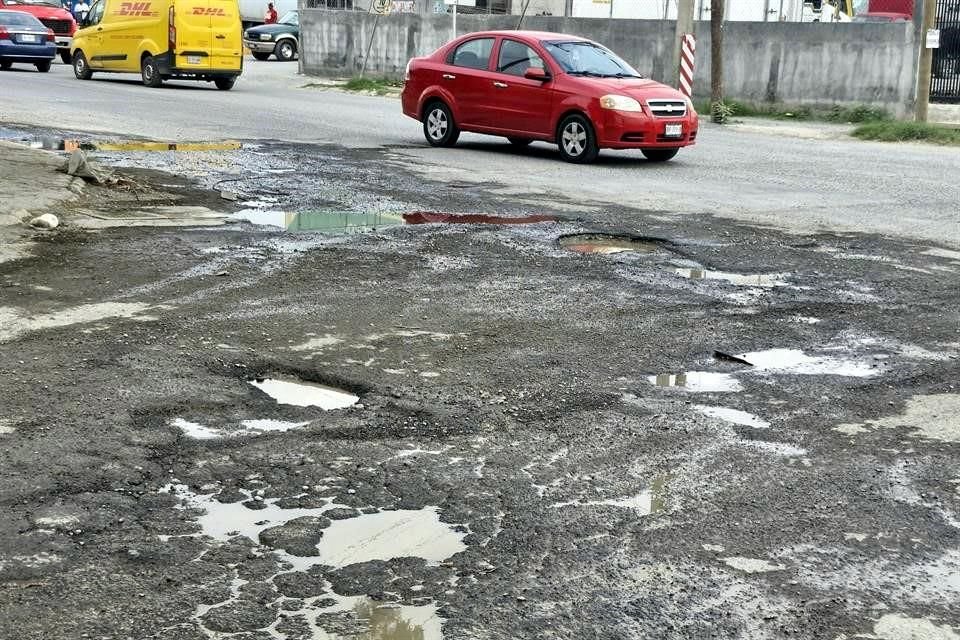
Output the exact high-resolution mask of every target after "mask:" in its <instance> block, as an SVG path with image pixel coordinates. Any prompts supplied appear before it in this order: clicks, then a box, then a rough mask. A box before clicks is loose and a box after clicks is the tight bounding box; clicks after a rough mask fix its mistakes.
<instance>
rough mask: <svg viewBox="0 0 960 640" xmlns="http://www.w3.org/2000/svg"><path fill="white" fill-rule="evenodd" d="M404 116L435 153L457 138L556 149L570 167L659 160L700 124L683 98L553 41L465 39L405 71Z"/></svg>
mask: <svg viewBox="0 0 960 640" xmlns="http://www.w3.org/2000/svg"><path fill="white" fill-rule="evenodd" d="M402 97H403V112H404V113H405V114H406V115H408V116H410V117H411V118H414V119H416V120H419V121H421V122H423V134H424V136H425V137H426V139H427V142H428V143H430V144H431V145H433V146H435V147H449V146H453V145H454V144H456V142H457V138H458V137H459V136H460V132H461V131H472V132H475V133H486V134H491V135H495V136H505V137H506V138H507V139H509V140H510V142H511V144H513V145H516V146H526V145H528V144H530V143H531V142H533V141H534V140H542V141H544V142H552V143H555V144H557V146H558V147H559V148H560V155H561V156H562V157H563V159H564V160H567V161H569V162H581V163H582V162H592V161H593V160H595V159H596V157H597V154H598V153H599V151H600V149H640V150H641V151H642V152H643V155H645V156H646V157H647V158H648V159H649V160H652V161H655V162H663V161H665V160H669V159H671V158H673V157H674V156H675V155H677V152H678V151H679V150H680V149H681V148H682V147H686V146H689V145H692V144H694V141H695V140H696V138H697V129H698V126H699V120H698V118H697V113H696V111H695V110H694V108H693V104H692V103H691V102H690V101H689V100H688V99H687V98H686V97H684V95H683V94H681V93H680V92H679V91H676V90H675V89H671V88H670V87H667V86H665V85H662V84H660V83H658V82H654V81H652V80H647V79H645V78H643V77H642V76H640V74H639V73H637V72H636V71H635V70H634V69H633V68H632V67H631V66H630V65H629V64H627V63H626V62H624V61H623V60H621V59H620V58H619V57H617V56H616V54H614V53H613V52H612V51H610V50H609V49H607V48H606V47H603V46H601V45H599V44H597V43H596V42H591V41H590V40H585V39H583V38H578V37H576V36H567V35H563V34H559V33H543V32H535V31H489V32H480V33H471V34H469V35H466V36H462V37H460V38H457V39H456V40H454V41H452V42H450V43H448V44H446V45H445V46H443V47H441V48H440V49H439V50H438V51H436V52H435V53H434V54H432V55H430V56H427V57H425V58H414V59H413V60H411V61H410V62H409V63H408V64H407V74H406V84H405V86H404V88H403V96H402Z"/></svg>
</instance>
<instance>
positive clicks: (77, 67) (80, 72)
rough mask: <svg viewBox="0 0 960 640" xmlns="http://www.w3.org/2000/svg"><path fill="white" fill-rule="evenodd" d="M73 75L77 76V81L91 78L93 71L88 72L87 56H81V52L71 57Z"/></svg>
mask: <svg viewBox="0 0 960 640" xmlns="http://www.w3.org/2000/svg"><path fill="white" fill-rule="evenodd" d="M73 75H75V76H77V80H89V79H90V78H92V77H93V71H90V65H89V64H88V63H87V56H85V55H83V51H77V52H76V53H75V54H74V56H73Z"/></svg>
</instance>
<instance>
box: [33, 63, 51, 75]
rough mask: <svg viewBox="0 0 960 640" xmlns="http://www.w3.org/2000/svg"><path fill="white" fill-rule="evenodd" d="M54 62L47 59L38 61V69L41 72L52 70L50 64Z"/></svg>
mask: <svg viewBox="0 0 960 640" xmlns="http://www.w3.org/2000/svg"><path fill="white" fill-rule="evenodd" d="M52 64H53V62H51V61H50V60H46V61H44V62H38V63H37V64H36V67H37V71H39V72H40V73H47V72H48V71H50V65H52Z"/></svg>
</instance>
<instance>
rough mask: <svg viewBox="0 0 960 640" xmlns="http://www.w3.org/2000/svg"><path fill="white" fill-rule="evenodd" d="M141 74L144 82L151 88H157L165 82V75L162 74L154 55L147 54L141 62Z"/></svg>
mask: <svg viewBox="0 0 960 640" xmlns="http://www.w3.org/2000/svg"><path fill="white" fill-rule="evenodd" d="M140 75H141V76H142V77H143V84H145V85H146V86H148V87H150V88H151V89H156V88H157V87H159V86H160V85H161V84H163V77H161V76H160V69H159V68H158V67H157V61H156V60H154V59H153V56H147V57H146V58H144V59H143V62H141V63H140Z"/></svg>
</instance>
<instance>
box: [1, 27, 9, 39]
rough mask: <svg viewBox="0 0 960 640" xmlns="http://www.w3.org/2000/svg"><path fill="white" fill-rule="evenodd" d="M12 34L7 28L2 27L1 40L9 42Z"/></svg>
mask: <svg viewBox="0 0 960 640" xmlns="http://www.w3.org/2000/svg"><path fill="white" fill-rule="evenodd" d="M9 39H10V32H9V31H7V28H6V27H4V26H2V25H0V40H9Z"/></svg>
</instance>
